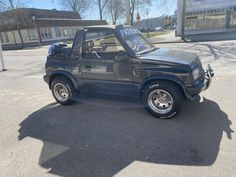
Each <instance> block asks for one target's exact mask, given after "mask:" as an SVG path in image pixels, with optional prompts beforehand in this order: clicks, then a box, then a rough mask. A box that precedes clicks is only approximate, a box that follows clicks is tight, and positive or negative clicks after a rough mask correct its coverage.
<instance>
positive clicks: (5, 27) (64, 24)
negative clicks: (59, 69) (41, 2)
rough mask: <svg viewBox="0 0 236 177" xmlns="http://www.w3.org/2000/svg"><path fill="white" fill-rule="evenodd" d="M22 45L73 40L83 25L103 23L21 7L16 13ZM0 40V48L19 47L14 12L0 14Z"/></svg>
mask: <svg viewBox="0 0 236 177" xmlns="http://www.w3.org/2000/svg"><path fill="white" fill-rule="evenodd" d="M15 12H16V14H17V18H18V22H19V24H18V25H19V28H20V33H21V35H22V38H23V41H24V44H25V46H36V45H39V43H41V44H42V45H45V44H51V43H53V42H56V41H64V40H67V39H70V38H74V36H75V34H76V31H77V30H78V29H80V28H83V27H84V26H91V25H104V24H107V22H106V21H100V20H82V19H81V17H80V15H79V14H78V13H77V12H71V11H57V10H42V9H34V8H21V9H17V10H16V11H15ZM0 40H1V42H2V46H3V49H14V48H21V47H22V45H21V39H20V35H19V32H18V31H17V23H16V20H15V15H14V11H6V12H2V13H0Z"/></svg>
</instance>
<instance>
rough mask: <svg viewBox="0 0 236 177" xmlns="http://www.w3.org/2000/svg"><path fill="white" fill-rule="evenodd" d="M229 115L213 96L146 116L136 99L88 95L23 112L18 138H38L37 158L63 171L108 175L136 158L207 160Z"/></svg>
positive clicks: (68, 176)
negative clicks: (167, 114)
mask: <svg viewBox="0 0 236 177" xmlns="http://www.w3.org/2000/svg"><path fill="white" fill-rule="evenodd" d="M230 125H231V122H230V120H229V119H228V116H227V115H226V114H225V113H224V112H223V111H222V110H221V109H220V107H219V106H218V104H217V103H215V102H214V101H211V100H208V99H205V100H204V101H203V102H200V99H199V98H198V99H196V100H195V101H194V102H187V103H185V105H184V109H183V111H182V112H181V113H180V114H179V115H178V116H177V117H176V118H174V119H170V120H160V119H155V118H153V117H152V116H150V115H149V114H148V113H146V111H145V110H144V109H143V108H141V107H140V104H139V103H138V102H135V101H133V102H132V101H130V102H129V101H122V100H119V99H118V100H115V99H100V98H94V99H88V100H87V101H85V102H82V103H78V104H75V105H73V106H60V105H58V104H56V103H53V104H49V105H47V106H45V107H44V108H42V109H40V110H38V111H36V112H34V113H33V114H31V115H30V116H29V117H28V118H26V119H25V120H24V121H23V122H22V123H21V124H20V129H19V137H18V138H19V140H23V139H24V138H26V137H32V138H36V139H39V140H42V141H43V143H44V145H43V148H42V151H41V155H40V159H39V164H40V166H42V167H44V168H47V169H49V173H52V174H56V175H60V176H66V177H75V176H83V177H86V176H88V177H91V176H93V177H101V176H102V177H110V176H113V175H115V174H117V173H118V172H120V171H121V170H122V169H124V168H126V167H127V166H128V165H129V164H131V163H132V162H134V161H142V162H149V163H155V164H169V165H188V166H210V165H212V164H213V163H214V162H215V160H216V158H217V155H218V152H219V146H220V142H221V139H222V135H223V133H224V132H225V133H226V135H227V137H228V139H231V133H232V132H233V130H231V128H230Z"/></svg>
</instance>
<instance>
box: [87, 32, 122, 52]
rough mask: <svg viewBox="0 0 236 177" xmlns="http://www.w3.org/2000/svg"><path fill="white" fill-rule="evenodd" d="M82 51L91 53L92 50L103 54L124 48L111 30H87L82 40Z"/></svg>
mask: <svg viewBox="0 0 236 177" xmlns="http://www.w3.org/2000/svg"><path fill="white" fill-rule="evenodd" d="M82 51H83V55H91V54H92V53H93V52H97V53H98V54H99V55H105V54H112V53H116V52H119V51H124V48H123V46H122V45H121V44H120V42H119V41H118V39H117V38H116V36H115V34H114V33H113V31H111V30H107V31H104V30H103V31H96V32H95V31H94V32H89V31H88V32H87V33H86V34H85V37H84V40H83V44H82Z"/></svg>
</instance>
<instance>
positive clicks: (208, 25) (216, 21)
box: [204, 13, 226, 29]
mask: <svg viewBox="0 0 236 177" xmlns="http://www.w3.org/2000/svg"><path fill="white" fill-rule="evenodd" d="M225 16H226V14H225V13H218V14H217V13H213V14H206V15H205V19H204V27H205V29H223V28H225Z"/></svg>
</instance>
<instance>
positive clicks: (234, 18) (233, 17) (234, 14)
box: [230, 11, 236, 28]
mask: <svg viewBox="0 0 236 177" xmlns="http://www.w3.org/2000/svg"><path fill="white" fill-rule="evenodd" d="M230 28H236V11H231V13H230Z"/></svg>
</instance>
